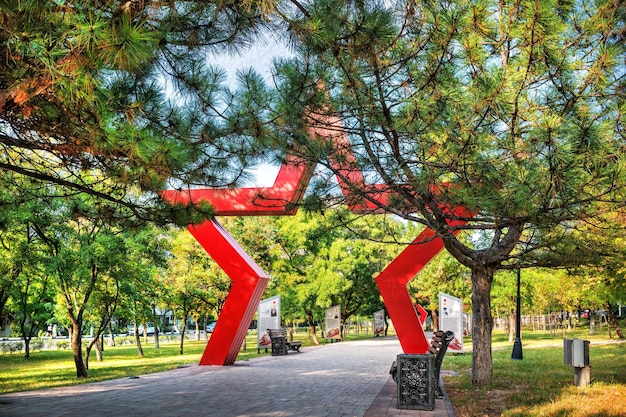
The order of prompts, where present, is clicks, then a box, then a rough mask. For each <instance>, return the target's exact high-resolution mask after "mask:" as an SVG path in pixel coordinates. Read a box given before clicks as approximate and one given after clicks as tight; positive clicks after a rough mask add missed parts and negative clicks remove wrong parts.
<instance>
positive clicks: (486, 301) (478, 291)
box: [472, 269, 493, 387]
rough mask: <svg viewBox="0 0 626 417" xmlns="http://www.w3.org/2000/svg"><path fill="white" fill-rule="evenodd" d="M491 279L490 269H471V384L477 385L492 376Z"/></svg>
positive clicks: (485, 383) (481, 384) (485, 381)
mask: <svg viewBox="0 0 626 417" xmlns="http://www.w3.org/2000/svg"><path fill="white" fill-rule="evenodd" d="M492 280H493V271H492V270H488V269H479V270H472V313H473V317H472V327H473V329H472V334H473V336H472V338H473V351H472V355H473V363H472V384H473V385H474V386H478V387H481V386H485V385H489V384H491V380H492V377H493V372H492V371H493V360H492V356H491V332H492V329H493V317H492V316H491V282H492Z"/></svg>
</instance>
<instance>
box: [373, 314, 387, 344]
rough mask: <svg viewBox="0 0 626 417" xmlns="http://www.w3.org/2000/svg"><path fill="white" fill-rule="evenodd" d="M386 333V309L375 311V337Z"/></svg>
mask: <svg viewBox="0 0 626 417" xmlns="http://www.w3.org/2000/svg"><path fill="white" fill-rule="evenodd" d="M384 335H385V309H382V310H378V311H375V312H374V337H378V336H384Z"/></svg>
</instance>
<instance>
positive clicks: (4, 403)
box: [0, 338, 454, 417]
mask: <svg viewBox="0 0 626 417" xmlns="http://www.w3.org/2000/svg"><path fill="white" fill-rule="evenodd" d="M398 353H401V349H400V345H399V343H398V341H397V339H395V338H377V339H370V340H364V341H358V342H342V343H333V344H328V345H322V346H316V347H307V348H303V349H302V352H301V353H295V352H294V353H290V354H289V355H288V356H274V357H272V356H265V357H261V358H255V359H252V360H249V361H240V362H236V364H235V365H232V366H198V365H191V366H187V367H182V368H179V369H175V370H172V371H167V372H161V373H157V374H150V375H143V376H141V377H139V378H134V379H117V380H113V381H106V382H99V383H92V384H84V385H78V386H74V387H66V388H53V389H47V390H41V391H30V392H22V393H15V394H6V395H0V416H2V417H61V416H68V417H69V416H71V417H81V416H85V417H94V416H97V417H103V416H127V417H139V416H142V417H143V416H151V417H156V416H164V417H192V416H193V417H199V416H215V417H389V416H414V417H454V411H453V409H452V406H451V404H450V402H449V401H448V400H447V399H446V400H437V402H436V407H435V410H433V411H417V410H399V409H397V408H396V385H395V383H394V382H393V380H392V379H391V378H390V377H389V367H390V366H391V362H392V361H393V360H395V358H396V355H397V354H398Z"/></svg>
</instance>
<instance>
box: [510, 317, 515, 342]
mask: <svg viewBox="0 0 626 417" xmlns="http://www.w3.org/2000/svg"><path fill="white" fill-rule="evenodd" d="M515 330H516V329H515V310H511V311H510V313H509V343H513V340H514V339H515Z"/></svg>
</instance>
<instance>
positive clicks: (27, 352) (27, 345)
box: [24, 336, 52, 358]
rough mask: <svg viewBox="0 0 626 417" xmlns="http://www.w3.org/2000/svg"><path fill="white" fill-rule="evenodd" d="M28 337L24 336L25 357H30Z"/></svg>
mask: <svg viewBox="0 0 626 417" xmlns="http://www.w3.org/2000/svg"><path fill="white" fill-rule="evenodd" d="M30 339H31V338H30V337H27V336H24V357H25V358H30ZM50 339H52V338H50Z"/></svg>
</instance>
